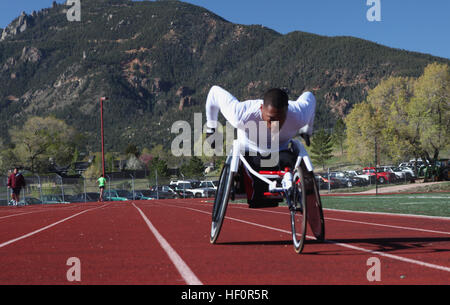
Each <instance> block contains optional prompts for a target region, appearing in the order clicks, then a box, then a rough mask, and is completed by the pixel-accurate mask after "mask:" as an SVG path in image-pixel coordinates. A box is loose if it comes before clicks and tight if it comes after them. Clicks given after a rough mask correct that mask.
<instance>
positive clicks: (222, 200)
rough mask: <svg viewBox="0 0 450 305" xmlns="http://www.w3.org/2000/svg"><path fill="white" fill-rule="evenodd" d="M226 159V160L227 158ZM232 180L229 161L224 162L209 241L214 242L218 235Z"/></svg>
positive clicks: (215, 199)
mask: <svg viewBox="0 0 450 305" xmlns="http://www.w3.org/2000/svg"><path fill="white" fill-rule="evenodd" d="M227 161H228V160H227ZM232 182H233V173H232V172H231V168H230V162H225V165H224V167H223V168H222V172H221V174H220V178H219V185H218V187H217V192H216V196H215V198H214V205H213V210H212V222H211V235H210V243H212V244H214V243H215V242H216V240H217V238H218V237H219V234H220V229H221V228H222V224H223V220H224V218H225V212H226V210H227V206H228V201H229V199H230V193H231V187H232Z"/></svg>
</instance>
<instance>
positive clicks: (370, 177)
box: [346, 170, 375, 185]
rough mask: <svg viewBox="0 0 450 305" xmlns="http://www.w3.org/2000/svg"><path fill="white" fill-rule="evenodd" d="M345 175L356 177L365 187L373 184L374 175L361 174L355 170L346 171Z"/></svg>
mask: <svg viewBox="0 0 450 305" xmlns="http://www.w3.org/2000/svg"><path fill="white" fill-rule="evenodd" d="M346 173H347V174H348V175H349V176H350V177H358V178H362V179H364V180H365V183H366V185H367V184H372V183H375V176H374V175H368V174H363V172H362V171H360V170H357V171H356V170H349V171H346Z"/></svg>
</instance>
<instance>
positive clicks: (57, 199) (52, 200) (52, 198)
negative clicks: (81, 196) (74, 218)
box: [42, 194, 70, 204]
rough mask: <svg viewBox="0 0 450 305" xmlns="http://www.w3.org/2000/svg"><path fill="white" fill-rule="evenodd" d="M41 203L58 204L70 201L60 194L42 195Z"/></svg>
mask: <svg viewBox="0 0 450 305" xmlns="http://www.w3.org/2000/svg"><path fill="white" fill-rule="evenodd" d="M42 203H43V204H60V203H70V202H69V201H66V200H63V197H62V195H56V194H52V195H42Z"/></svg>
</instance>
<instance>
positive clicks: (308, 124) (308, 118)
mask: <svg viewBox="0 0 450 305" xmlns="http://www.w3.org/2000/svg"><path fill="white" fill-rule="evenodd" d="M292 105H293V106H294V111H295V112H296V114H297V122H298V124H299V126H300V130H299V132H300V134H305V135H308V136H311V135H312V132H313V126H314V117H315V115H316V98H315V96H314V94H312V93H311V92H305V93H303V94H302V95H301V96H300V97H299V98H298V99H297V101H295V102H294V103H292Z"/></svg>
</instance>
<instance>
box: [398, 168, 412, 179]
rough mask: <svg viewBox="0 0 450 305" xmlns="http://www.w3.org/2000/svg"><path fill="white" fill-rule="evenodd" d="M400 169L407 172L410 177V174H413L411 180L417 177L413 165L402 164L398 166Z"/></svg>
mask: <svg viewBox="0 0 450 305" xmlns="http://www.w3.org/2000/svg"><path fill="white" fill-rule="evenodd" d="M398 169H400V170H401V171H402V172H405V173H406V175H407V178H408V174H409V176H411V180H414V179H415V178H416V173H414V169H413V168H412V167H409V166H400V167H398Z"/></svg>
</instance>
